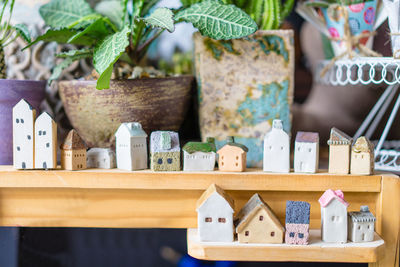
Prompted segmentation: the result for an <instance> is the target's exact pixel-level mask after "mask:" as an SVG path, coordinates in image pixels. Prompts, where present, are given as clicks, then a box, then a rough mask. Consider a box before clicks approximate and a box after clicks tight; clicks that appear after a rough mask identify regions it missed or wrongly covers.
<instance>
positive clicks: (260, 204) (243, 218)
mask: <svg viewBox="0 0 400 267" xmlns="http://www.w3.org/2000/svg"><path fill="white" fill-rule="evenodd" d="M259 209H264V210H265V211H266V212H267V214H268V216H269V217H270V218H271V219H272V221H273V223H274V224H275V226H276V227H277V228H280V229H281V230H282V231H285V228H284V227H283V226H282V225H281V223H280V222H279V219H278V217H276V215H275V213H274V212H273V211H272V209H271V208H270V207H269V206H268V204H267V203H265V202H264V200H263V199H262V198H261V197H260V195H259V194H257V193H256V194H254V195H253V196H252V197H251V198H250V199H249V201H247V203H246V204H245V205H244V207H243V208H242V209H241V210H240V211H239V214H238V216H237V217H236V220H235V224H236V232H237V233H239V232H241V231H242V230H243V228H244V227H245V226H246V225H247V224H248V222H250V221H251V219H252V218H253V217H254V216H255V215H256V214H257V211H258V210H259Z"/></svg>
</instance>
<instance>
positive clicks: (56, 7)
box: [39, 0, 94, 28]
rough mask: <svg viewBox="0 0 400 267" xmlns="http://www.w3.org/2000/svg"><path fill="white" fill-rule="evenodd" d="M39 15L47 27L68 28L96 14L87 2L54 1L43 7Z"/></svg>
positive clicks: (71, 0)
mask: <svg viewBox="0 0 400 267" xmlns="http://www.w3.org/2000/svg"><path fill="white" fill-rule="evenodd" d="M39 13H40V15H41V16H42V18H43V19H44V21H45V22H46V24H47V25H49V26H50V27H53V28H57V27H67V26H68V25H70V24H71V23H73V22H75V21H77V20H79V19H81V18H83V17H85V16H87V15H90V14H92V13H94V12H93V10H92V9H91V8H90V6H89V4H88V3H87V2H86V1H85V0H68V1H65V0H52V1H51V2H50V3H48V4H45V5H43V6H41V7H40V9H39Z"/></svg>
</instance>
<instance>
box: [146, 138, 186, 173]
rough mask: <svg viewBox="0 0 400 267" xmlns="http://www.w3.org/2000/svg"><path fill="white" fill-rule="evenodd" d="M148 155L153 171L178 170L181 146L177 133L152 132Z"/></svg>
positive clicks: (179, 167)
mask: <svg viewBox="0 0 400 267" xmlns="http://www.w3.org/2000/svg"><path fill="white" fill-rule="evenodd" d="M150 157H151V158H150V167H151V169H152V170H153V171H179V170H180V169H181V148H180V146H179V136H178V133H176V132H171V131H156V132H152V133H151V136H150Z"/></svg>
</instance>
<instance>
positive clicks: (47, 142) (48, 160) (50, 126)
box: [35, 112, 57, 169]
mask: <svg viewBox="0 0 400 267" xmlns="http://www.w3.org/2000/svg"><path fill="white" fill-rule="evenodd" d="M55 168H57V124H56V123H55V121H54V120H53V118H52V117H51V116H50V115H49V114H48V113H47V112H43V113H42V114H40V116H39V117H38V118H37V119H36V121H35V169H55Z"/></svg>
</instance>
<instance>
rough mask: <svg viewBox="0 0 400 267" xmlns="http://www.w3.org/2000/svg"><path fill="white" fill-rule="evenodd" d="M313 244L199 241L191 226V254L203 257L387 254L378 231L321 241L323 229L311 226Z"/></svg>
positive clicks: (350, 258) (357, 258)
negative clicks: (355, 239)
mask: <svg viewBox="0 0 400 267" xmlns="http://www.w3.org/2000/svg"><path fill="white" fill-rule="evenodd" d="M310 236H311V238H310V244H309V245H306V246H300V245H287V244H240V243H238V242H237V241H236V242H233V243H216V242H200V241H199V240H198V236H197V229H188V231H187V247H188V254H189V255H190V256H192V257H194V258H197V259H202V260H230V261H296V262H353V263H371V262H377V261H378V260H379V259H381V258H382V257H383V256H384V253H385V242H384V241H383V239H381V238H380V237H379V235H378V234H375V239H374V241H373V242H367V243H346V244H334V243H323V242H321V241H320V240H321V237H320V230H317V229H312V230H310Z"/></svg>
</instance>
